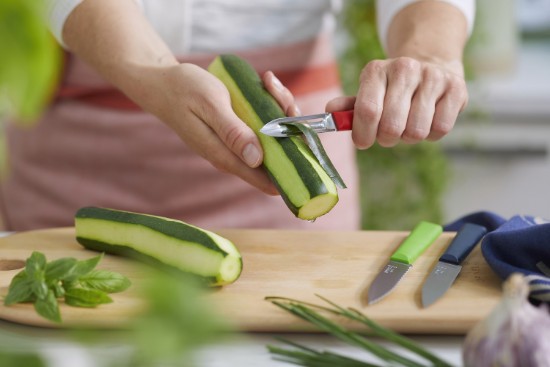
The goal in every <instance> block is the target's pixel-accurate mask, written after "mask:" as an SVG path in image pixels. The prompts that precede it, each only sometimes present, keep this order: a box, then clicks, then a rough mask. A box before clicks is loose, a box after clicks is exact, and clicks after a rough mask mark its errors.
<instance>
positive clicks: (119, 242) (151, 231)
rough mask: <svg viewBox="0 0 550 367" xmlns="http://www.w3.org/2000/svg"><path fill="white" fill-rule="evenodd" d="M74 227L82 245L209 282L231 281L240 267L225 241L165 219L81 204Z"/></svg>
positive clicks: (236, 253) (239, 259) (232, 248)
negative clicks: (82, 205) (82, 206)
mask: <svg viewBox="0 0 550 367" xmlns="http://www.w3.org/2000/svg"><path fill="white" fill-rule="evenodd" d="M75 230H76V240H77V241H78V243H80V244H81V245H82V246H83V247H85V248H87V249H90V250H94V251H101V252H106V253H110V254H115V255H120V256H124V257H130V258H133V259H136V260H138V261H141V262H143V263H146V264H149V265H152V266H154V267H157V268H162V269H165V270H168V271H175V272H179V273H185V274H191V275H193V276H196V277H198V278H200V279H202V280H204V281H206V283H207V284H209V285H211V286H221V285H226V284H230V283H233V282H234V281H236V280H237V279H238V277H239V276H240V274H241V271H242V266H243V263H242V257H241V255H240V253H239V251H238V249H237V248H236V247H235V245H234V244H233V243H231V242H230V241H229V240H227V239H225V238H223V237H221V236H219V235H217V234H215V233H213V232H210V231H206V230H203V229H201V228H198V227H195V226H193V225H190V224H187V223H184V222H182V221H178V220H174V219H170V218H165V217H159V216H154V215H148V214H141V213H134V212H128V211H121V210H115V209H109V208H99V207H84V208H81V209H79V210H78V211H77V213H76V214H75Z"/></svg>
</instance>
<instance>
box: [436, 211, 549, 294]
mask: <svg viewBox="0 0 550 367" xmlns="http://www.w3.org/2000/svg"><path fill="white" fill-rule="evenodd" d="M465 223H474V224H478V225H482V226H484V227H486V228H487V230H488V233H487V234H486V235H485V237H484V238H483V240H482V241H481V251H482V254H483V257H484V258H485V260H486V261H487V263H488V264H489V266H490V267H491V269H493V270H494V271H495V273H496V274H497V275H498V276H499V277H500V278H502V279H503V280H505V279H507V278H508V277H509V276H510V275H511V274H512V273H515V272H519V273H522V274H524V275H525V276H526V277H527V279H528V280H529V287H530V297H531V298H532V299H533V300H537V301H543V302H550V221H548V220H545V219H542V218H540V217H534V216H528V215H516V216H513V217H512V218H510V219H505V218H503V217H501V216H499V215H497V214H494V213H491V212H476V213H472V214H470V215H467V216H464V217H462V218H460V219H458V220H456V221H454V222H452V223H449V224H447V225H446V226H445V230H447V231H457V230H458V229H460V227H461V226H462V225H464V224H465Z"/></svg>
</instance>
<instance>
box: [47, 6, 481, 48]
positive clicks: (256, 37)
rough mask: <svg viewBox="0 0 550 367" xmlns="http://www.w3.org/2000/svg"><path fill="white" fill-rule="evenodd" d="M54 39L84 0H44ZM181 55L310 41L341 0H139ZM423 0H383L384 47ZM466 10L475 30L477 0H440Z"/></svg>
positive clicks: (331, 20)
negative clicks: (408, 10)
mask: <svg viewBox="0 0 550 367" xmlns="http://www.w3.org/2000/svg"><path fill="white" fill-rule="evenodd" d="M44 1H46V3H47V9H48V12H47V14H48V21H49V24H50V28H51V31H52V33H53V35H54V36H55V38H56V39H57V40H58V41H59V42H60V44H62V45H64V43H63V39H62V29H63V25H64V24H65V21H66V19H67V17H68V16H69V15H70V13H71V12H72V11H73V9H74V8H75V7H76V6H77V5H78V4H80V3H81V2H82V1H83V0H44ZM135 1H136V2H137V3H138V4H139V5H140V6H141V8H142V10H143V12H144V15H145V16H146V17H147V19H148V20H149V21H150V22H151V24H152V25H153V27H154V28H155V29H156V30H157V32H158V33H159V34H160V36H161V37H162V38H163V39H164V41H165V42H166V43H167V44H168V46H169V47H170V48H171V49H172V51H173V52H174V53H176V54H183V53H202V52H207V53H208V52H210V53H219V52H231V51H235V50H242V49H252V48H255V47H258V46H262V47H269V46H271V45H281V44H285V43H293V42H299V41H302V40H305V39H310V38H313V37H315V35H317V34H319V32H320V31H322V30H331V29H333V28H334V24H335V15H336V13H337V12H338V11H339V10H340V8H341V5H342V4H341V1H338V0H315V1H311V0H256V1H253V2H252V1H245V0H162V1H159V0H135ZM415 1H418V0H378V1H377V2H376V15H377V24H378V33H379V37H380V40H381V42H382V45H383V46H384V47H385V45H386V34H387V30H388V28H389V25H390V23H391V21H392V19H393V17H394V16H395V15H396V14H397V13H398V12H399V11H400V10H401V9H403V8H404V7H406V6H407V5H409V4H411V3H413V2H415ZM440 1H445V2H447V3H450V4H452V5H454V6H456V7H457V8H458V9H459V10H461V11H462V12H463V13H464V15H465V17H466V20H467V22H468V30H469V32H471V30H472V28H473V21H474V14H475V0H440Z"/></svg>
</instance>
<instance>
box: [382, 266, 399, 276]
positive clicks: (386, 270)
mask: <svg viewBox="0 0 550 367" xmlns="http://www.w3.org/2000/svg"><path fill="white" fill-rule="evenodd" d="M396 269H397V266H395V265H387V266H386V269H384V273H386V274H390V273H393V272H394V271H395V270H396Z"/></svg>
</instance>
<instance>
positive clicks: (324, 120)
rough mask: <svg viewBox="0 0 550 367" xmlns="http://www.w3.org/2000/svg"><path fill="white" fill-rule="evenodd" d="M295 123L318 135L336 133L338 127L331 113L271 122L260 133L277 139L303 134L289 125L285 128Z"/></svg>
mask: <svg viewBox="0 0 550 367" xmlns="http://www.w3.org/2000/svg"><path fill="white" fill-rule="evenodd" d="M293 122H299V123H301V124H306V125H309V126H310V127H311V128H312V129H313V130H314V131H315V132H316V133H326V132H330V131H336V125H335V123H334V120H333V119H332V115H331V114H330V113H322V114H318V115H309V116H296V117H281V118H278V119H275V120H272V121H269V122H268V123H267V124H265V125H264V126H263V127H262V128H261V129H260V132H261V133H262V134H265V135H269V136H274V137H277V138H284V137H287V136H293V135H300V134H302V132H301V131H299V130H297V129H291V128H289V127H288V125H286V126H285V124H288V123H293Z"/></svg>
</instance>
